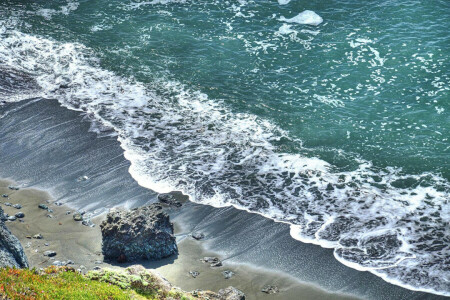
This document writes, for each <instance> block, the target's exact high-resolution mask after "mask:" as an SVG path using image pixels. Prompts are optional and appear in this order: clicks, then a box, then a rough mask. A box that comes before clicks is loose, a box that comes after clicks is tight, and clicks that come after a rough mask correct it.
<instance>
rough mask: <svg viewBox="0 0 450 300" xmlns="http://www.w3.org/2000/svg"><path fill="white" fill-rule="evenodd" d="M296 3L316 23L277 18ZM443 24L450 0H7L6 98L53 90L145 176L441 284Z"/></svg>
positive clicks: (444, 238)
mask: <svg viewBox="0 0 450 300" xmlns="http://www.w3.org/2000/svg"><path fill="white" fill-rule="evenodd" d="M304 10H311V11H314V12H315V13H317V14H318V15H319V16H320V17H322V18H323V22H322V23H321V24H319V25H318V26H312V25H305V24H299V23H295V22H286V19H289V18H292V17H295V16H297V15H298V14H299V13H301V12H303V11H304ZM449 20H450V2H448V1H445V0H430V1H406V0H404V1H388V0H385V1H356V0H347V1H337V0H335V1H331V0H330V1H300V0H292V1H290V2H289V3H287V4H284V5H281V4H280V3H279V2H277V1H275V0H271V1H244V0H240V1H188V0H186V1H176V0H173V1H170V0H153V1H131V0H128V1H117V0H109V1H107V0H90V1H81V0H79V1H75V0H61V1H33V3H30V2H28V1H11V0H6V1H2V2H1V3H0V71H1V72H2V74H6V75H3V77H2V76H0V79H1V78H3V86H2V81H1V80H0V100H3V101H19V100H21V99H26V98H30V97H36V96H37V97H44V98H56V99H58V100H59V101H60V102H61V103H62V104H63V105H64V106H66V107H68V108H70V109H77V110H83V111H85V112H86V113H87V117H88V118H90V119H91V120H92V124H93V125H92V130H95V131H97V132H99V133H100V134H101V133H103V134H106V133H107V134H110V129H112V131H113V132H115V134H117V135H118V138H119V140H120V141H121V143H122V146H123V148H124V150H125V155H126V157H127V158H128V159H129V160H130V161H131V162H132V168H131V169H130V172H131V173H132V175H133V176H134V177H135V179H136V180H138V182H139V183H140V184H142V185H144V186H146V187H149V188H152V189H154V190H156V191H166V190H171V189H181V190H183V191H184V192H186V193H188V194H189V195H190V196H191V197H192V199H193V200H195V201H197V202H200V203H208V204H212V205H216V206H223V205H231V204H232V205H235V206H237V207H239V208H242V209H247V210H250V211H255V212H259V213H261V214H263V215H265V216H267V217H270V218H273V219H276V220H279V221H283V222H288V223H290V224H292V236H293V237H294V238H296V239H299V240H302V241H305V242H313V243H316V244H320V245H322V246H324V247H333V248H335V256H336V258H337V259H339V260H340V261H341V262H343V263H345V264H347V265H349V266H351V267H354V268H357V269H361V270H369V271H371V272H374V273H375V274H377V275H379V276H381V277H383V278H384V279H386V280H388V281H390V282H393V283H395V284H399V285H402V286H406V287H408V288H412V289H419V290H426V291H431V292H435V293H439V294H446V295H449V293H450V289H449V282H450V274H449V273H450V271H449V270H450V261H449V257H450V240H449V236H450V228H449V225H448V224H449V222H450V207H449V198H450V196H449V186H450V185H449V179H450V167H449V166H450V141H449V136H450V134H449V132H450V115H449V109H450V104H449V103H450V92H449V90H450V85H449V84H450V79H449V76H450V58H449V55H450V31H449V28H450V21H449ZM8 74H9V75H8ZM17 74H27V75H26V76H27V77H26V78H28V79H27V81H30V82H31V83H30V84H29V85H26V86H25V87H23V88H22V85H20V86H21V88H19V89H14V88H11V85H8V87H9V88H6V87H5V86H6V83H5V82H6V81H7V80H10V81H11V80H17V78H20V75H17ZM5 78H6V79H5ZM30 78H32V79H30Z"/></svg>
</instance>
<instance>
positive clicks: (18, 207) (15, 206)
mask: <svg viewBox="0 0 450 300" xmlns="http://www.w3.org/2000/svg"><path fill="white" fill-rule="evenodd" d="M12 207H14V208H17V209H21V208H22V205H20V204H14V205H13V206H12Z"/></svg>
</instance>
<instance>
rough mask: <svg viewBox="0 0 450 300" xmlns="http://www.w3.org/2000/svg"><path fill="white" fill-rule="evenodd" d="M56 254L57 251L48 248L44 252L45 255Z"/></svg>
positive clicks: (51, 255)
mask: <svg viewBox="0 0 450 300" xmlns="http://www.w3.org/2000/svg"><path fill="white" fill-rule="evenodd" d="M55 255H56V252H55V251H51V250H48V251H45V252H44V256H48V257H53V256H55Z"/></svg>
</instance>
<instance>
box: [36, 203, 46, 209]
mask: <svg viewBox="0 0 450 300" xmlns="http://www.w3.org/2000/svg"><path fill="white" fill-rule="evenodd" d="M38 207H39V208H40V209H45V210H48V206H47V204H43V203H41V204H39V205H38Z"/></svg>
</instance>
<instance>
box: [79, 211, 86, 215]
mask: <svg viewBox="0 0 450 300" xmlns="http://www.w3.org/2000/svg"><path fill="white" fill-rule="evenodd" d="M78 213H79V214H80V215H82V216H84V215H85V214H86V211H85V210H79V211H78Z"/></svg>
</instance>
